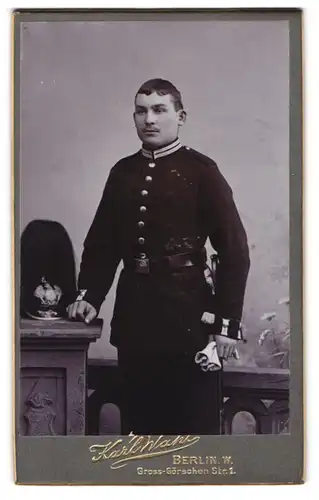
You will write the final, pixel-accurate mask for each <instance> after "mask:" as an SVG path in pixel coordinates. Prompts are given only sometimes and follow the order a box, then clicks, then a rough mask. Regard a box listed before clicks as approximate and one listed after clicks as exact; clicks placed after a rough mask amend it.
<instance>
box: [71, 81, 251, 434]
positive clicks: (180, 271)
mask: <svg viewBox="0 0 319 500" xmlns="http://www.w3.org/2000/svg"><path fill="white" fill-rule="evenodd" d="M185 120H186V112H185V110H184V108H183V104H182V100H181V94H180V92H179V91H178V90H177V89H176V88H175V86H174V85H172V83H170V82H168V81H166V80H162V79H154V80H149V81H147V82H146V83H144V84H143V85H142V86H141V87H140V89H139V90H138V91H137V94H136V96H135V111H134V122H135V126H136V130H137V134H138V136H139V138H140V140H141V141H142V148H141V149H140V150H139V151H138V152H137V153H135V154H133V155H132V156H128V157H126V158H123V159H121V160H120V161H119V162H118V163H117V164H116V165H115V166H114V167H113V168H112V169H111V171H110V174H109V177H108V180H107V183H106V186H105V189H104V192H103V196H102V199H101V202H100V204H99V207H98V209H97V212H96V215H95V218H94V220H93V223H92V225H91V228H90V230H89V232H88V235H87V237H86V240H85V242H84V251H83V256H82V262H81V268H80V274H79V280H78V287H79V295H78V297H77V300H76V301H75V302H74V303H73V304H72V305H70V306H69V307H68V313H69V317H70V318H73V319H75V318H77V317H80V318H82V319H83V320H85V321H86V322H87V323H89V322H90V321H91V320H92V319H93V318H94V317H96V316H97V314H98V312H99V310H100V307H101V304H102V302H103V301H104V299H105V296H106V294H107V293H108V291H109V289H110V287H111V285H112V282H113V279H114V275H115V272H116V269H117V267H118V265H119V263H120V261H121V260H123V262H124V268H123V270H122V272H121V275H120V278H119V282H118V286H117V294H116V301H115V306H114V313H113V318H112V321H111V340H110V341H111V343H112V344H113V345H114V346H116V347H117V349H118V362H119V370H120V375H121V380H122V405H121V413H122V418H123V429H122V433H123V434H126V433H129V432H130V431H132V432H134V433H136V434H173V435H175V434H217V433H219V432H220V403H221V392H220V374H219V372H203V371H202V370H201V369H200V367H199V366H198V365H196V364H195V362H194V356H195V354H196V353H197V352H198V351H199V350H201V349H203V348H204V347H205V346H206V344H207V342H208V334H212V333H213V334H214V335H215V339H216V343H217V350H218V354H219V356H220V358H222V359H227V358H228V357H230V356H232V354H233V352H234V348H235V346H236V344H237V341H238V340H240V339H241V338H242V336H241V328H240V320H241V315H242V307H243V300H244V293H245V286H246V279H247V274H248V270H249V265H250V261H249V252H248V246H247V239H246V233H245V230H244V228H243V225H242V223H241V220H240V217H239V215H238V212H237V209H236V206H235V204H234V201H233V197H232V191H231V189H230V187H229V185H228V184H227V182H226V181H225V179H224V177H223V176H222V174H221V173H220V171H219V169H218V167H217V165H216V164H215V162H214V161H213V160H211V159H210V158H208V157H207V156H204V155H202V154H200V153H198V152H197V151H195V150H193V149H191V148H189V147H184V146H182V145H181V143H180V141H179V139H178V133H179V128H180V127H181V126H182V125H183V124H184V122H185ZM207 238H209V239H210V242H211V245H212V247H213V248H214V249H215V250H216V252H217V253H218V260H219V264H218V268H217V272H216V290H215V295H214V297H213V295H212V293H211V289H210V288H209V286H208V285H207V283H206V280H205V277H204V269H205V265H206V252H205V249H204V245H205V242H206V240H207ZM207 311H210V312H212V313H214V315H215V322H214V324H213V325H205V324H204V323H203V322H202V321H201V318H202V316H203V313H204V312H207Z"/></svg>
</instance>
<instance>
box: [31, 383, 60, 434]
mask: <svg viewBox="0 0 319 500" xmlns="http://www.w3.org/2000/svg"><path fill="white" fill-rule="evenodd" d="M52 404H53V401H52V399H51V398H49V396H48V394H47V393H41V392H38V393H35V394H33V395H32V396H31V397H29V398H28V399H27V400H26V405H27V406H28V409H27V411H26V413H25V414H24V418H25V420H26V421H27V432H26V435H27V436H47V435H52V436H54V435H55V434H56V433H55V432H54V429H53V423H54V420H55V417H56V413H55V411H54V409H53V408H52Z"/></svg>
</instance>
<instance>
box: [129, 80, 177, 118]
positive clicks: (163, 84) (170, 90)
mask: <svg viewBox="0 0 319 500" xmlns="http://www.w3.org/2000/svg"><path fill="white" fill-rule="evenodd" d="M153 92H156V94H158V95H167V94H170V95H171V96H172V99H173V103H174V106H175V109H176V111H179V110H180V109H183V107H184V106H183V103H182V96H181V93H180V91H179V90H178V89H177V88H176V87H175V85H173V84H172V83H171V82H170V81H168V80H163V79H162V78H153V79H152V80H147V82H144V83H143V84H142V85H141V86H140V88H139V89H138V91H137V92H136V94H135V98H136V96H137V94H146V95H150V94H153Z"/></svg>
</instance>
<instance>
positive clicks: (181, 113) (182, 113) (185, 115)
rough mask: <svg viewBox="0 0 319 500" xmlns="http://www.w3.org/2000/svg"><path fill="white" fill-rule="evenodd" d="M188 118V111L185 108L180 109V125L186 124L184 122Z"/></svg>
mask: <svg viewBox="0 0 319 500" xmlns="http://www.w3.org/2000/svg"><path fill="white" fill-rule="evenodd" d="M186 118H187V113H186V111H185V109H180V110H179V111H178V125H184V123H185V122H186Z"/></svg>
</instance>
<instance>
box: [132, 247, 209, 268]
mask: <svg viewBox="0 0 319 500" xmlns="http://www.w3.org/2000/svg"><path fill="white" fill-rule="evenodd" d="M205 262H206V250H205V249H203V250H200V251H198V252H189V253H179V254H174V255H165V256H163V257H160V258H158V259H155V258H144V259H141V258H140V259H132V260H129V261H125V262H124V266H125V268H126V269H130V270H131V271H133V272H135V273H139V274H151V273H152V272H158V271H170V270H174V269H180V268H182V267H191V266H196V265H197V266H198V265H203V266H204V265H205Z"/></svg>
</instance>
